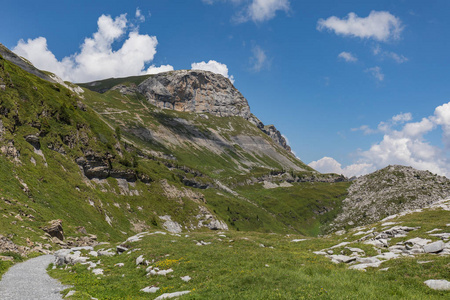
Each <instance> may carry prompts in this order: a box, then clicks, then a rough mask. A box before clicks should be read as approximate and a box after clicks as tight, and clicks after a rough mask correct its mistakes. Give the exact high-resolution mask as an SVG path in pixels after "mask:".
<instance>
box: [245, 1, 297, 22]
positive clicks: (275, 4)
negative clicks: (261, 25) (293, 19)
mask: <svg viewBox="0 0 450 300" xmlns="http://www.w3.org/2000/svg"><path fill="white" fill-rule="evenodd" d="M289 9H290V3H289V0H253V1H252V3H251V4H250V5H249V6H248V8H247V9H246V12H245V14H244V15H243V18H244V19H243V21H247V20H252V21H253V22H264V21H267V20H270V19H273V18H274V17H275V15H276V13H277V11H279V10H281V11H284V12H288V11H289Z"/></svg>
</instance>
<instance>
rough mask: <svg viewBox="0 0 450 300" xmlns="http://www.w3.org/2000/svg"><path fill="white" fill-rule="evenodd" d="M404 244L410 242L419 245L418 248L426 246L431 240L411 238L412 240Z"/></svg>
mask: <svg viewBox="0 0 450 300" xmlns="http://www.w3.org/2000/svg"><path fill="white" fill-rule="evenodd" d="M406 242H410V243H412V244H417V245H420V246H425V245H426V244H428V243H429V242H431V240H428V239H422V238H419V237H417V238H413V239H410V240H407V241H406Z"/></svg>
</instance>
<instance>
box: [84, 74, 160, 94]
mask: <svg viewBox="0 0 450 300" xmlns="http://www.w3.org/2000/svg"><path fill="white" fill-rule="evenodd" d="M150 76H152V75H142V76H130V77H125V78H109V79H104V80H99V81H93V82H87V83H79V84H78V85H79V86H81V87H84V88H87V89H90V90H91V91H94V92H99V93H104V92H106V91H108V90H109V89H111V88H113V87H114V86H116V85H118V84H124V85H129V84H131V83H133V84H136V85H138V84H140V83H141V82H143V81H144V80H145V79H147V78H149V77H150Z"/></svg>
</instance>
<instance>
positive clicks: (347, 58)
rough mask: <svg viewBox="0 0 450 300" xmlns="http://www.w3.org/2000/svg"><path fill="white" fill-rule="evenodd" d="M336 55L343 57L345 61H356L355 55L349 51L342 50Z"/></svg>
mask: <svg viewBox="0 0 450 300" xmlns="http://www.w3.org/2000/svg"><path fill="white" fill-rule="evenodd" d="M338 57H339V58H342V59H344V60H345V61H346V62H356V61H358V59H357V58H356V56H354V55H353V54H351V53H350V52H345V51H343V52H341V53H339V55H338Z"/></svg>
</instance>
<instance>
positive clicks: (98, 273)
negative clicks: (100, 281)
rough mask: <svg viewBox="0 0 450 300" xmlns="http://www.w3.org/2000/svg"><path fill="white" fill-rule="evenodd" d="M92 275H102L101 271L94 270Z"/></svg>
mask: <svg viewBox="0 0 450 300" xmlns="http://www.w3.org/2000/svg"><path fill="white" fill-rule="evenodd" d="M92 273H94V274H95V275H103V269H94V270H92Z"/></svg>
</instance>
